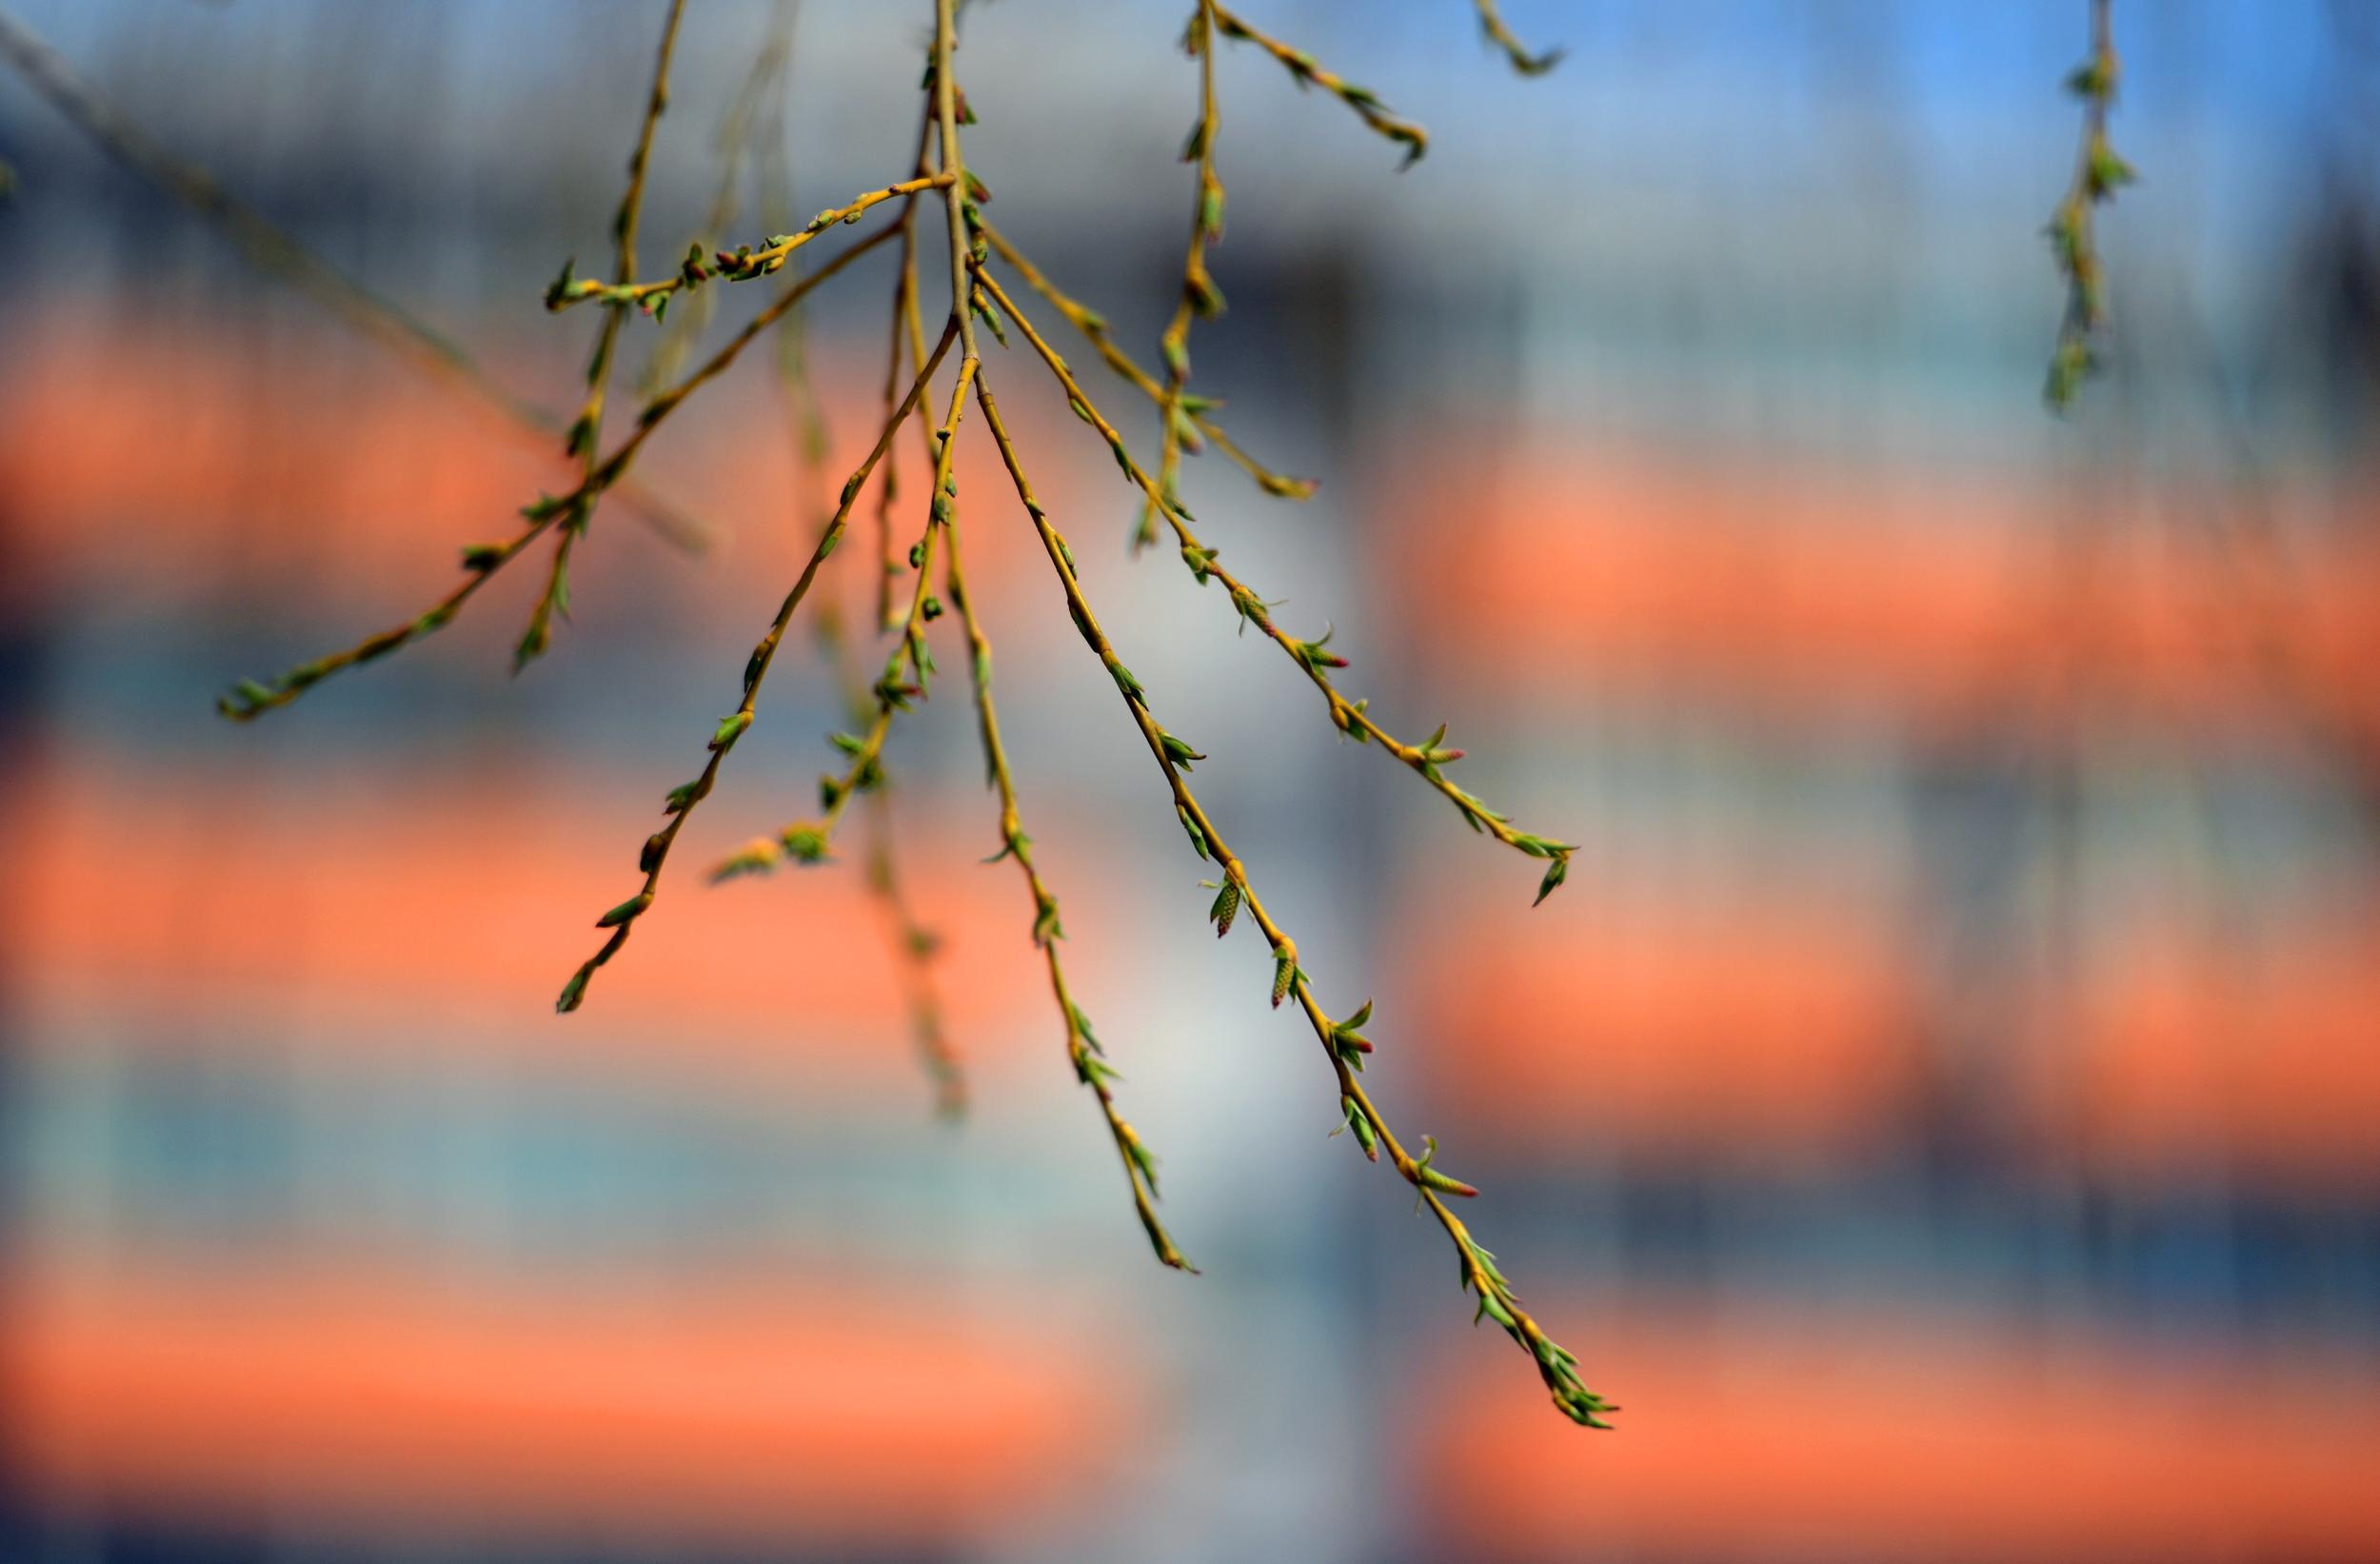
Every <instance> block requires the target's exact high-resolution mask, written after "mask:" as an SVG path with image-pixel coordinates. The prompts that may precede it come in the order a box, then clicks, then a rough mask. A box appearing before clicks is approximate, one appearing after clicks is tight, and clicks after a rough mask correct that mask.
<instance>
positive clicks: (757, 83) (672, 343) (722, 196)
mask: <svg viewBox="0 0 2380 1564" xmlns="http://www.w3.org/2000/svg"><path fill="white" fill-rule="evenodd" d="M796 9H797V8H796V6H795V3H794V0H776V5H775V7H774V8H773V10H772V11H771V13H770V19H769V25H768V30H767V31H766V32H765V33H764V34H763V36H762V38H761V44H760V48H759V49H757V50H755V51H754V53H753V55H752V65H751V68H750V69H748V70H746V71H745V72H744V81H743V83H742V84H741V85H740V86H738V87H737V89H736V91H735V95H734V96H733V97H731V98H729V99H728V100H727V107H726V109H725V110H724V111H723V112H722V113H721V114H720V116H719V125H718V127H717V129H714V130H713V131H712V133H711V148H712V151H713V152H714V153H715V154H716V155H717V157H718V160H719V183H718V184H717V185H716V186H715V187H714V188H712V191H711V200H710V205H709V207H708V208H705V209H704V214H703V221H702V225H701V226H700V227H699V228H696V229H695V230H694V231H693V232H692V233H691V234H688V235H687V236H686V244H687V247H689V248H692V249H698V250H701V251H704V252H705V253H707V252H709V251H710V250H713V249H715V248H716V247H718V246H719V245H720V244H721V243H722V242H723V241H724V240H725V238H726V236H727V232H728V230H729V229H730V228H732V227H734V225H735V222H736V219H737V217H738V215H739V214H740V213H741V212H742V210H743V188H744V170H745V168H746V166H747V165H748V164H750V163H751V162H752V160H753V152H754V149H755V144H756V143H757V144H758V146H759V148H760V150H761V153H762V156H763V157H764V159H765V158H766V157H768V156H769V155H770V154H771V151H772V149H773V148H774V147H775V146H776V144H777V142H778V141H779V140H780V139H781V138H782V136H783V130H784V124H783V111H782V109H780V108H776V107H773V106H777V105H780V104H782V102H783V92H784V80H785V69H786V66H787V63H788V62H789V61H790V60H791V58H792V53H793V26H794V19H795V15H796ZM760 221H762V222H764V223H766V222H769V221H771V219H770V218H769V217H768V216H767V215H766V214H765V213H764V214H763V215H762V216H761V218H760ZM716 298H717V295H716V294H714V293H712V292H711V291H710V290H709V289H707V288H698V289H696V290H695V291H694V292H693V293H691V294H689V295H688V296H687V298H686V300H685V302H684V304H682V305H680V306H678V307H677V308H675V309H673V310H671V311H670V312H669V318H668V319H667V320H666V321H664V322H663V323H662V327H661V330H660V332H659V334H658V335H656V336H655V338H654V340H653V350H652V352H651V354H650V355H649V356H648V357H647V358H646V359H645V367H644V368H643V369H642V370H641V371H639V373H638V375H637V386H638V389H639V390H640V391H641V392H642V393H643V394H644V395H646V396H650V395H652V394H653V393H654V392H655V391H658V390H660V389H661V388H662V387H663V386H666V385H668V384H669V382H670V379H671V377H673V376H674V375H676V374H677V372H678V370H679V367H680V366H682V365H684V362H685V358H686V355H687V354H688V353H690V352H692V351H693V348H694V345H695V344H696V343H697V342H699V341H700V340H701V339H702V336H703V329H704V327H705V326H707V325H708V324H709V322H710V315H711V306H712V303H713V301H714V300H715V299H716ZM788 340H792V334H791V333H790V332H788ZM899 391H900V388H899V387H898V386H896V387H894V394H896V395H898V394H899Z"/></svg>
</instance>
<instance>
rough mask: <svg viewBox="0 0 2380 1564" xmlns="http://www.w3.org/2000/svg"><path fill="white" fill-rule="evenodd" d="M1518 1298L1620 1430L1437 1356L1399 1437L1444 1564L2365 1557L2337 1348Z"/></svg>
mask: <svg viewBox="0 0 2380 1564" xmlns="http://www.w3.org/2000/svg"><path fill="white" fill-rule="evenodd" d="M1532 1301H1533V1302H1535V1303H1537V1304H1539V1305H1541V1307H1540V1309H1539V1314H1540V1315H1541V1317H1546V1318H1549V1319H1554V1320H1562V1319H1568V1320H1571V1321H1574V1323H1573V1324H1572V1325H1571V1326H1570V1328H1569V1334H1573V1335H1575V1336H1583V1337H1587V1338H1588V1339H1589V1340H1590V1341H1599V1342H1601V1343H1602V1344H1603V1347H1602V1350H1601V1351H1599V1352H1594V1351H1590V1352H1588V1353H1586V1354H1585V1355H1584V1356H1586V1357H1587V1359H1588V1363H1589V1368H1590V1372H1589V1373H1588V1374H1587V1376H1586V1377H1587V1380H1588V1383H1590V1384H1592V1385H1595V1386H1596V1387H1597V1388H1598V1389H1600V1390H1602V1391H1604V1392H1605V1393H1606V1394H1608V1395H1610V1396H1612V1397H1613V1399H1615V1400H1616V1401H1618V1402H1619V1403H1620V1404H1621V1406H1622V1408H1623V1409H1624V1410H1623V1411H1622V1412H1621V1413H1620V1414H1619V1415H1618V1416H1617V1417H1616V1422H1617V1423H1618V1425H1619V1426H1618V1431H1617V1432H1616V1433H1612V1434H1598V1435H1582V1434H1581V1432H1580V1431H1579V1430H1577V1429H1574V1428H1572V1427H1571V1426H1570V1425H1568V1424H1567V1423H1565V1422H1563V1421H1562V1420H1561V1419H1560V1418H1559V1417H1558V1416H1556V1415H1555V1414H1554V1413H1553V1412H1552V1411H1551V1410H1549V1409H1548V1408H1547V1407H1546V1406H1545V1404H1544V1401H1543V1398H1542V1394H1541V1392H1537V1391H1536V1390H1534V1388H1533V1382H1531V1381H1530V1380H1529V1379H1528V1376H1525V1375H1521V1374H1513V1373H1510V1372H1507V1371H1508V1370H1509V1369H1510V1368H1511V1367H1512V1366H1513V1365H1511V1364H1510V1363H1508V1362H1506V1361H1505V1360H1504V1359H1506V1358H1508V1357H1509V1356H1510V1348H1509V1346H1508V1344H1507V1343H1506V1342H1504V1341H1503V1340H1502V1339H1500V1338H1497V1339H1495V1340H1493V1341H1491V1340H1490V1339H1489V1336H1488V1334H1487V1333H1483V1334H1482V1335H1481V1336H1480V1337H1479V1339H1478V1342H1477V1343H1476V1344H1475V1345H1474V1346H1472V1347H1471V1348H1469V1349H1468V1350H1465V1351H1463V1352H1462V1354H1461V1361H1460V1365H1459V1368H1457V1366H1456V1365H1455V1364H1454V1363H1452V1362H1441V1363H1440V1364H1439V1366H1438V1373H1437V1374H1436V1375H1435V1376H1433V1385H1434V1389H1433V1390H1432V1392H1430V1393H1429V1394H1427V1395H1426V1396H1424V1398H1423V1402H1424V1404H1423V1406H1422V1407H1421V1408H1420V1409H1419V1411H1418V1413H1417V1414H1416V1415H1414V1416H1408V1417H1405V1418H1403V1419H1401V1420H1400V1422H1399V1425H1398V1426H1399V1427H1401V1428H1402V1429H1404V1430H1405V1431H1406V1440H1405V1450H1404V1459H1405V1463H1406V1469H1407V1471H1408V1472H1409V1473H1410V1475H1411V1479H1412V1481H1413V1483H1414V1486H1415V1492H1416V1493H1417V1495H1418V1503H1419V1504H1420V1505H1421V1507H1422V1509H1423V1511H1424V1513H1425V1515H1426V1522H1425V1524H1426V1526H1427V1529H1428V1532H1429V1534H1431V1535H1432V1536H1433V1537H1434V1538H1435V1539H1437V1540H1438V1542H1439V1543H1441V1544H1442V1545H1444V1546H1445V1547H1446V1548H1447V1549H1448V1550H1449V1551H1450V1554H1451V1555H1454V1556H1460V1557H1464V1558H1467V1559H1499V1558H1500V1559H1524V1558H1525V1559H1557V1558H1607V1557H1638V1556H1642V1557H1661V1558H1674V1557H1697V1558H1777V1557H1799V1558H1847V1557H1849V1558H1868V1557H1905V1558H1922V1559H1928V1560H1946V1561H1947V1560H1969V1559H1978V1560H1979V1559H2002V1558H2068V1559H2073V1558H2138V1559H2150V1558H2153V1559H2159V1560H2167V1561H2175V1560H2192V1559H2255V1558H2306V1559H2313V1558H2335V1559H2349V1558H2373V1557H2380V1383H2375V1381H2374V1379H2373V1377H2372V1376H2371V1373H2370V1364H2369V1362H2368V1361H2366V1360H2364V1359H2363V1358H2362V1357H2360V1356H2355V1355H2353V1354H2351V1353H2348V1352H2345V1351H2340V1350H2336V1349H2332V1350H2330V1351H2328V1352H2324V1351H2319V1350H2312V1349H2308V1350H2306V1351H2304V1352H2303V1353H2302V1354H2300V1353H2295V1352H2292V1354H2291V1355H2285V1356H2273V1357H2271V1358H2268V1359H2259V1358H2231V1357H2221V1356H2194V1355H2192V1353H2190V1352H2189V1351H2187V1350H2185V1349H2184V1348H2183V1347H2182V1346H2180V1345H2178V1344H2175V1343H2172V1342H2170V1341H2169V1342H2166V1343H2163V1344H2162V1345H2157V1344H2151V1343H2148V1342H2143V1341H2135V1340H2130V1339H2127V1338H2125V1337H2122V1336H2115V1335H2112V1334H2078V1333H2074V1332H2049V1333H2042V1334H2034V1333H2029V1332H2020V1331H2013V1330H2004V1329H1994V1328H1984V1327H1977V1328H1972V1329H1971V1328H1962V1327H1961V1326H1960V1325H1958V1324H1955V1323H1953V1322H1950V1321H1931V1322H1929V1321H1923V1320H1916V1319H1911V1318H1907V1317H1862V1318H1848V1319H1847V1318H1839V1317H1828V1318H1824V1319H1821V1320H1817V1321H1812V1320H1810V1319H1808V1318H1807V1317H1805V1316H1802V1315H1798V1314H1795V1313H1794V1312H1793V1311H1792V1310H1791V1307H1790V1306H1789V1305H1785V1306H1779V1308H1778V1309H1777V1311H1776V1312H1775V1313H1774V1314H1770V1315H1763V1316H1761V1317H1738V1316H1732V1315H1731V1316H1729V1317H1724V1318H1711V1319H1697V1318H1696V1317H1695V1315H1694V1312H1693V1311H1692V1310H1691V1309H1686V1310H1683V1311H1681V1310H1680V1309H1679V1308H1677V1307H1662V1308H1653V1307H1641V1308H1631V1309H1628V1310H1625V1311H1623V1312H1619V1313H1614V1312H1612V1311H1608V1310H1607V1311H1597V1310H1594V1309H1589V1308H1562V1307H1557V1306H1556V1305H1555V1303H1554V1302H1553V1301H1551V1300H1547V1299H1542V1298H1537V1299H1532ZM1570 1345H1571V1346H1573V1347H1574V1348H1577V1347H1579V1346H1580V1345H1581V1342H1580V1341H1579V1340H1577V1339H1573V1340H1572V1341H1571V1342H1570Z"/></svg>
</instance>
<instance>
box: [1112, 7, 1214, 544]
mask: <svg viewBox="0 0 2380 1564" xmlns="http://www.w3.org/2000/svg"><path fill="white" fill-rule="evenodd" d="M1215 29H1216V21H1215V0H1199V9H1198V10H1194V11H1192V12H1191V13H1190V25H1189V26H1188V27H1187V28H1185V29H1184V30H1182V35H1181V47H1182V48H1183V49H1186V50H1187V51H1188V52H1189V53H1190V54H1191V55H1193V56H1194V57H1195V58H1196V59H1197V60H1198V62H1199V118H1198V122H1197V123H1196V124H1194V125H1192V126H1191V127H1190V139H1189V140H1188V141H1187V142H1185V143H1183V145H1182V148H1181V155H1182V160H1183V161H1184V162H1186V163H1195V164H1196V165H1198V182H1197V199H1196V200H1195V201H1193V202H1192V203H1191V208H1190V245H1189V248H1188V250H1187V252H1186V253H1185V254H1184V255H1183V257H1182V262H1181V296H1180V298H1179V299H1177V300H1175V301H1174V313H1173V317H1172V319H1170V320H1168V321H1167V322H1166V323H1165V329H1164V331H1163V332H1162V333H1161V334H1160V336H1159V337H1158V342H1157V346H1158V356H1159V357H1160V359H1161V360H1162V361H1163V362H1164V365H1165V385H1164V388H1163V390H1162V392H1161V393H1160V396H1159V398H1158V403H1157V422H1158V457H1157V492H1158V493H1160V494H1162V495H1164V496H1165V498H1166V500H1167V501H1168V502H1169V503H1171V504H1173V505H1177V506H1178V505H1180V503H1181V497H1180V489H1179V486H1178V485H1179V484H1180V476H1181V427H1182V407H1181V400H1182V398H1183V397H1184V396H1186V395H1188V394H1189V386H1190V323H1191V322H1192V321H1194V320H1197V319H1199V318H1200V317H1212V316H1216V315H1220V314H1221V313H1222V312H1223V292H1222V289H1220V288H1219V287H1216V286H1215V279H1214V277H1213V275H1212V274H1211V273H1209V272H1208V270H1207V266H1206V252H1207V251H1208V250H1209V249H1210V248H1212V247H1214V246H1215V244H1216V243H1217V242H1218V241H1219V240H1220V239H1221V238H1222V236H1223V182H1222V180H1221V178H1220V176H1218V175H1217V173H1216V171H1215V143H1216V141H1217V139H1218V138H1219V136H1220V132H1221V130H1222V116H1221V115H1220V113H1218V112H1217V111H1216V108H1215ZM1157 509H1158V506H1157V500H1156V498H1155V497H1154V496H1148V497H1144V498H1143V499H1142V501H1141V503H1140V522H1139V524H1138V525H1135V526H1134V528H1133V531H1132V550H1133V552H1134V553H1136V554H1137V553H1139V552H1140V550H1141V549H1143V548H1146V547H1147V546H1148V545H1149V544H1153V543H1155V542H1156V541H1157Z"/></svg>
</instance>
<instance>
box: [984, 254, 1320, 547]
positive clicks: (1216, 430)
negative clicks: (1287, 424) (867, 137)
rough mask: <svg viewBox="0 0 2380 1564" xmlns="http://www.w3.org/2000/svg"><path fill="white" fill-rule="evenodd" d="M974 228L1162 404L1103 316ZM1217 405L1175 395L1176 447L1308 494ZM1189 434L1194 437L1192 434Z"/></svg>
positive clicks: (1273, 489)
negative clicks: (1257, 451)
mask: <svg viewBox="0 0 2380 1564" xmlns="http://www.w3.org/2000/svg"><path fill="white" fill-rule="evenodd" d="M976 228H977V230H978V231H979V232H981V233H982V235H983V237H984V239H985V240H986V241H987V242H988V243H989V244H990V245H991V247H992V253H993V254H995V255H997V256H999V257H1000V258H1001V260H1002V262H1004V263H1006V265H1007V267H1008V268H1009V269H1010V270H1012V271H1014V272H1015V273H1016V274H1017V275H1018V276H1019V277H1021V278H1022V279H1023V281H1024V285H1025V287H1029V288H1031V289H1032V290H1033V291H1034V292H1036V293H1038V294H1040V295H1041V297H1042V298H1044V299H1047V300H1048V301H1049V302H1050V306H1051V307H1053V308H1055V309H1056V310H1057V311H1058V312H1059V313H1060V314H1061V315H1063V316H1065V317H1066V324H1067V325H1069V326H1071V327H1074V328H1075V329H1076V330H1077V331H1080V332H1081V333H1082V335H1083V336H1084V338H1086V339H1087V340H1088V341H1089V342H1090V344H1091V346H1093V347H1095V348H1097V349H1098V350H1099V355H1100V358H1101V360H1102V361H1103V362H1104V363H1105V364H1106V366H1107V367H1108V368H1109V369H1111V370H1113V371H1114V372H1115V373H1116V374H1117V375H1119V376H1121V378H1122V379H1123V380H1125V381H1127V382H1128V383H1130V384H1131V385H1132V386H1134V387H1135V388H1137V389H1138V390H1139V391H1140V393H1141V394H1142V395H1143V396H1145V397H1147V398H1148V399H1149V400H1150V401H1151V402H1153V403H1155V404H1157V405H1158V406H1160V407H1162V406H1164V405H1165V387H1164V386H1162V385H1160V383H1159V382H1158V379H1157V377H1156V376H1155V375H1152V374H1150V373H1149V372H1148V371H1147V370H1146V369H1143V368H1141V367H1140V365H1138V364H1136V363H1134V362H1133V360H1132V356H1131V355H1130V354H1128V353H1126V352H1125V351H1124V350H1123V349H1122V348H1121V347H1120V346H1117V345H1116V339H1115V337H1114V336H1112V335H1111V334H1110V333H1109V331H1108V329H1107V319H1106V317H1105V316H1103V315H1101V314H1100V313H1099V312H1098V311H1097V310H1095V309H1092V308H1090V307H1088V306H1086V305H1084V304H1082V303H1081V302H1080V301H1079V300H1076V299H1074V298H1072V297H1071V296H1069V295H1068V294H1066V293H1064V292H1063V291H1061V289H1060V288H1059V287H1058V286H1057V285H1056V284H1054V283H1052V282H1051V281H1050V280H1049V278H1048V277H1046V276H1045V275H1043V274H1042V271H1041V267H1038V266H1035V265H1034V264H1033V262H1032V261H1030V260H1028V259H1027V258H1026V257H1025V256H1024V255H1023V254H1022V253H1021V252H1020V251H1019V250H1018V249H1017V247H1015V246H1014V245H1011V244H1010V243H1009V242H1008V241H1007V239H1006V238H1005V237H1003V236H1002V233H1001V231H1000V229H999V228H996V227H995V226H993V225H992V224H991V223H989V222H987V221H982V220H979V221H978V222H977V224H976ZM1220 406H1222V404H1221V403H1220V402H1218V401H1216V400H1214V399H1212V398H1209V397H1199V396H1189V395H1185V396H1183V397H1182V398H1181V399H1180V412H1181V416H1182V417H1184V418H1186V419H1187V420H1189V423H1190V429H1189V430H1188V431H1185V432H1184V433H1183V434H1182V435H1181V448H1182V449H1183V450H1185V451H1188V452H1191V453H1193V454H1195V453H1196V452H1197V451H1198V450H1199V448H1200V445H1201V444H1205V445H1213V446H1214V447H1215V448H1216V449H1217V450H1220V451H1221V452H1222V453H1223V454H1224V455H1225V456H1227V457H1229V458H1231V460H1232V462H1233V463H1234V464H1235V465H1238V466H1239V467H1240V470H1241V471H1242V472H1245V473H1246V474H1247V475H1248V476H1249V477H1250V478H1252V479H1254V480H1255V481H1256V485H1257V487H1259V488H1260V489H1262V490H1263V491H1264V492H1265V493H1267V494H1270V495H1272V496H1274V497H1275V498H1277V499H1282V500H1310V499H1312V498H1313V497H1314V492H1315V490H1316V488H1317V487H1319V485H1317V484H1316V483H1315V481H1314V480H1313V479H1311V478H1293V477H1291V476H1289V475H1288V474H1286V473H1281V472H1277V471H1275V470H1274V469H1273V468H1271V467H1268V466H1266V465H1263V464H1262V463H1261V462H1259V461H1258V460H1257V459H1256V458H1254V457H1252V456H1250V455H1249V454H1248V453H1247V452H1246V451H1245V450H1244V449H1242V448H1241V447H1240V444H1239V442H1237V441H1235V440H1234V439H1232V437H1231V436H1230V435H1228V434H1226V433H1224V432H1223V428H1222V426H1221V425H1220V424H1219V423H1217V422H1216V421H1215V420H1214V419H1213V418H1212V417H1210V416H1209V415H1210V413H1212V411H1213V410H1214V409H1216V408H1218V407H1220ZM1194 434H1195V436H1196V438H1193V435H1194Z"/></svg>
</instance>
